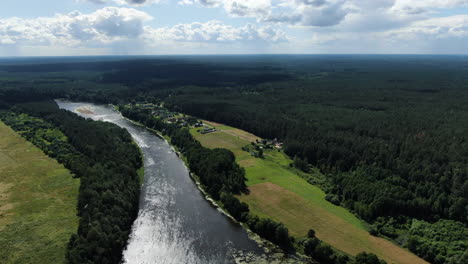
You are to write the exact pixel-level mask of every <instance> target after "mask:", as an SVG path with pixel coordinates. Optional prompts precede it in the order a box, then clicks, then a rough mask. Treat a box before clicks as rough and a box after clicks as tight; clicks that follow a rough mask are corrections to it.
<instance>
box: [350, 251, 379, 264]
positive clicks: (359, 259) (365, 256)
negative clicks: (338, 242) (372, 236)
mask: <svg viewBox="0 0 468 264" xmlns="http://www.w3.org/2000/svg"><path fill="white" fill-rule="evenodd" d="M354 263H355V264H386V263H387V262H386V261H384V260H380V259H379V258H378V257H377V256H376V255H375V254H373V253H367V252H361V253H359V254H357V255H356V257H355V259H354Z"/></svg>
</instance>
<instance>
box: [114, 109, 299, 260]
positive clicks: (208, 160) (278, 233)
mask: <svg viewBox="0 0 468 264" xmlns="http://www.w3.org/2000/svg"><path fill="white" fill-rule="evenodd" d="M119 110H120V111H121V113H122V114H123V115H124V116H125V117H127V118H129V119H132V120H135V121H137V122H140V123H142V124H144V125H145V126H147V127H149V128H151V129H156V130H158V131H161V132H162V133H163V134H164V135H167V136H169V137H170V138H171V143H172V144H173V145H174V146H176V147H177V148H178V149H179V150H180V151H181V153H182V154H183V155H184V156H185V157H186V158H187V162H188V165H189V168H190V170H191V171H192V172H193V173H195V174H196V175H197V177H198V178H199V180H200V183H201V184H203V186H204V187H205V190H206V191H207V192H208V193H209V194H210V195H211V196H212V197H213V198H214V199H216V200H218V201H220V202H221V203H222V204H223V206H224V208H225V209H226V210H227V211H228V212H229V213H230V214H231V215H232V216H233V217H234V218H236V219H237V220H238V221H240V222H245V223H247V224H248V226H249V227H250V228H251V229H252V230H253V231H254V232H256V233H257V234H259V235H260V236H261V237H263V238H265V239H267V240H269V241H271V242H273V243H275V244H277V245H278V246H279V247H280V248H282V249H283V250H284V251H286V252H288V251H291V250H293V245H292V243H293V242H294V239H293V238H292V237H291V236H289V231H288V229H287V228H286V227H285V226H284V225H283V224H281V223H276V222H274V221H273V220H271V219H266V218H258V217H257V216H252V215H250V213H249V207H248V205H247V204H246V203H243V202H240V201H239V200H238V199H237V198H236V197H235V196H234V195H233V194H240V193H241V192H244V191H246V185H245V180H246V179H245V171H244V169H243V168H241V167H240V166H239V165H238V164H237V163H236V161H235V157H234V154H233V153H232V152H231V151H229V150H227V149H208V148H205V147H203V146H201V144H200V142H198V141H197V140H196V139H195V138H194V137H193V136H192V135H191V134H190V132H189V130H188V129H186V128H180V127H178V126H177V125H175V124H168V123H165V122H163V121H162V120H161V119H158V118H154V117H153V116H152V115H151V110H146V109H137V108H136V107H127V106H120V107H119Z"/></svg>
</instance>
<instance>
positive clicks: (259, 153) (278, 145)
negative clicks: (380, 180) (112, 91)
mask: <svg viewBox="0 0 468 264" xmlns="http://www.w3.org/2000/svg"><path fill="white" fill-rule="evenodd" d="M129 106H130V104H129ZM135 106H136V107H138V108H141V109H146V110H151V114H152V115H153V116H154V117H155V118H159V119H162V120H164V121H165V122H166V123H168V124H176V125H178V126H179V127H187V128H198V129H197V132H198V133H200V134H203V135H205V134H209V133H213V132H216V131H219V130H218V129H216V128H215V127H213V126H211V125H209V124H206V123H204V122H203V121H202V120H200V119H197V118H195V117H192V116H188V115H185V114H182V113H178V112H172V111H170V110H169V109H167V108H165V107H164V104H163V103H159V104H152V103H144V104H136V105H135ZM243 149H244V151H247V152H249V153H250V154H251V155H252V156H254V157H259V158H262V157H263V150H264V149H276V150H278V151H280V150H282V149H283V143H282V142H280V141H279V140H278V139H277V138H274V139H260V140H259V139H257V140H256V141H255V142H252V143H251V145H248V146H246V147H244V148H243Z"/></svg>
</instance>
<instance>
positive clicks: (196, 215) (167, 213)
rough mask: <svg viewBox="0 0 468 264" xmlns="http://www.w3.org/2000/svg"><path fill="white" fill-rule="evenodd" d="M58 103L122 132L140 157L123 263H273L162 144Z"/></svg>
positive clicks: (103, 116)
mask: <svg viewBox="0 0 468 264" xmlns="http://www.w3.org/2000/svg"><path fill="white" fill-rule="evenodd" d="M57 103H58V105H59V107H60V108H62V109H67V110H69V111H73V112H75V113H77V114H79V115H81V116H83V117H86V118H92V119H94V120H102V121H108V122H112V123H114V124H116V125H118V126H120V127H123V128H125V129H127V130H128V132H130V134H131V135H132V137H133V138H134V140H135V141H136V142H137V143H138V145H139V146H140V148H141V150H142V151H143V156H144V166H145V179H144V183H143V186H142V189H141V196H140V204H139V205H140V209H139V213H138V218H137V219H136V220H135V222H134V223H133V227H132V232H131V235H130V238H129V241H128V245H127V248H126V249H125V251H124V257H123V261H124V263H129V264H145V263H148V264H149V263H151V264H155V263H164V264H172V263H174V264H175V263H177V264H182V263H190V264H211V263H216V264H223V263H265V262H267V263H268V262H272V260H271V259H270V258H271V256H268V254H265V252H264V250H263V249H262V248H261V247H260V246H258V244H257V243H256V242H255V241H253V240H251V239H250V238H249V237H248V235H247V232H246V231H245V230H244V229H243V228H242V227H240V226H239V225H238V224H236V223H234V222H233V221H232V220H230V219H229V218H228V217H227V216H225V215H224V214H222V213H221V212H220V211H218V210H217V209H216V208H215V207H214V206H213V205H212V204H211V203H210V202H209V201H207V200H206V199H205V198H204V196H203V195H202V193H201V192H200V191H199V190H198V188H197V186H196V184H195V183H194V182H193V181H192V180H191V178H190V176H189V171H188V169H187V167H186V166H185V164H184V162H183V161H182V160H181V159H180V158H179V157H178V156H177V155H176V153H175V152H174V151H173V149H172V148H171V146H170V145H169V144H168V143H167V142H166V141H165V140H164V139H161V138H159V137H158V136H156V135H155V134H154V133H152V132H150V131H149V130H147V129H145V128H144V127H141V126H138V125H135V124H133V123H132V122H130V121H128V120H127V119H125V118H123V117H122V116H121V115H120V113H119V112H117V111H115V110H114V109H112V108H111V107H109V106H103V105H94V104H89V103H75V102H73V103H72V102H66V101H57ZM80 109H81V111H77V110H80ZM275 262H276V261H275Z"/></svg>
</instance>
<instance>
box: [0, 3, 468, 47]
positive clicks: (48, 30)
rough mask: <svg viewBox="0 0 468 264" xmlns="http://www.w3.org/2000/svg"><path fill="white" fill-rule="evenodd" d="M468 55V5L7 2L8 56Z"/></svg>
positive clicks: (4, 36)
mask: <svg viewBox="0 0 468 264" xmlns="http://www.w3.org/2000/svg"><path fill="white" fill-rule="evenodd" d="M166 54H468V0H41V1H38V0H1V1H0V56H81V55H166Z"/></svg>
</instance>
